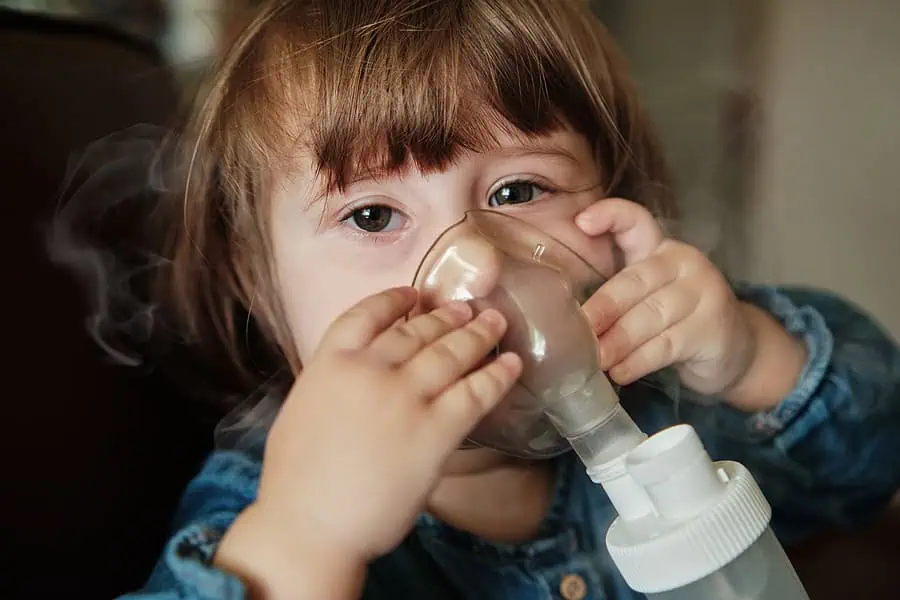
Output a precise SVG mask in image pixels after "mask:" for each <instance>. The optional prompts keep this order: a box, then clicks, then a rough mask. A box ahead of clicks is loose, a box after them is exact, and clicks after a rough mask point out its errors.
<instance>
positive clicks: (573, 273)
mask: <svg viewBox="0 0 900 600" xmlns="http://www.w3.org/2000/svg"><path fill="white" fill-rule="evenodd" d="M603 283H604V278H603V277H602V276H601V275H600V274H599V273H598V272H597V271H596V270H595V269H594V268H592V267H591V266H590V265H589V264H588V263H587V262H586V261H585V260H584V259H582V258H581V257H580V256H579V255H578V254H576V253H575V252H574V251H572V250H571V249H570V248H568V247H567V246H566V245H564V244H563V243H561V242H559V241H557V240H555V239H553V238H552V237H550V236H548V235H547V234H545V233H543V232H542V231H540V230H538V229H536V228H535V227H533V226H531V225H529V224H528V223H525V222H524V221H521V220H519V219H516V218H514V217H511V216H509V215H506V214H503V213H500V212H497V211H487V210H476V211H471V212H469V213H467V214H466V216H465V218H464V219H463V220H462V221H461V222H459V223H457V224H456V225H454V226H453V227H451V228H450V229H448V230H446V231H445V232H444V233H443V234H441V236H440V237H439V238H438V239H437V241H436V242H435V243H434V245H433V246H432V247H431V249H430V250H429V251H428V252H427V254H426V256H425V257H424V259H423V260H422V262H421V264H420V265H419V268H418V270H417V272H416V277H415V281H414V284H413V285H414V286H415V287H416V288H417V289H418V290H419V292H420V306H419V307H418V309H417V312H424V311H428V310H432V309H434V308H436V307H438V306H440V305H442V304H445V303H447V302H449V301H451V300H462V301H465V302H468V303H469V304H470V305H471V306H472V307H473V308H474V310H475V312H476V313H477V312H480V311H482V310H485V309H487V308H494V309H496V310H499V311H500V312H501V313H503V315H504V316H505V317H506V319H507V322H508V330H507V333H506V334H505V336H504V337H503V339H502V340H501V342H500V344H499V346H498V347H497V348H496V350H495V351H496V352H497V353H500V352H505V351H512V352H515V353H516V354H518V355H519V356H520V357H521V358H522V361H523V363H524V369H523V373H522V375H521V377H520V378H519V381H518V382H517V383H516V385H515V386H514V387H513V388H512V390H511V391H510V392H509V394H508V395H507V396H506V397H505V398H504V399H503V400H502V401H501V403H500V405H499V406H498V407H497V408H496V409H495V410H494V411H492V412H491V413H490V414H489V415H488V416H487V417H486V418H485V419H484V420H483V421H482V422H481V423H480V424H479V425H478V426H477V427H476V428H475V429H474V430H473V431H472V432H471V434H470V435H469V438H468V440H467V443H466V447H473V446H480V447H486V448H491V449H494V450H498V451H500V452H503V453H506V454H509V455H512V456H516V457H521V458H532V459H533V458H550V457H553V456H556V455H558V454H561V453H563V452H565V451H567V450H568V449H569V448H570V445H569V441H567V440H566V438H565V437H563V436H562V435H561V434H560V433H559V431H558V428H560V427H559V426H560V421H559V418H560V415H561V414H562V413H560V412H559V411H558V410H557V411H554V407H565V410H566V411H569V410H570V407H574V408H575V410H576V411H578V410H581V409H580V408H579V407H580V406H586V407H587V408H589V409H590V410H588V411H587V412H586V413H585V415H584V417H585V418H587V417H589V415H588V414H587V413H594V412H596V410H600V411H601V412H608V409H610V408H611V407H613V406H617V405H618V398H617V397H616V394H615V391H614V390H613V388H612V386H610V385H609V383H608V382H607V381H606V379H605V376H604V375H603V374H602V373H600V371H599V366H598V363H597V348H596V338H595V336H594V332H593V329H592V327H591V325H590V323H589V322H588V320H587V317H586V315H585V314H584V312H583V311H582V310H581V304H582V303H583V302H584V301H585V300H587V299H588V298H589V297H590V296H591V295H592V294H593V293H594V292H595V291H596V290H597V289H598V288H599V287H600V285H602V284H603ZM598 378H599V379H600V380H602V385H601V386H600V387H599V388H598V387H597V381H598ZM587 388H591V389H592V390H593V392H592V396H591V397H589V398H588V397H585V400H584V401H579V400H573V398H577V396H578V395H579V392H580V391H582V390H585V389H587ZM597 389H600V390H601V391H600V395H601V396H602V398H601V399H599V400H598V398H597V393H596V390H597ZM607 389H608V393H607V391H606V390H607ZM582 395H584V393H583V392H582ZM564 398H566V399H567V400H566V402H560V401H561V400H562V399H564ZM598 402H599V404H598ZM601 405H602V406H601ZM548 412H549V413H550V415H554V413H555V417H554V418H555V419H556V425H557V426H554V422H553V421H552V420H551V418H550V416H548ZM562 418H564V419H570V420H573V422H574V423H575V424H576V425H577V422H578V420H579V419H581V418H582V415H580V414H570V413H569V412H567V413H566V414H565V415H562ZM561 429H562V430H563V431H566V432H567V433H569V432H571V430H572V424H571V423H569V424H564V426H563V427H561Z"/></svg>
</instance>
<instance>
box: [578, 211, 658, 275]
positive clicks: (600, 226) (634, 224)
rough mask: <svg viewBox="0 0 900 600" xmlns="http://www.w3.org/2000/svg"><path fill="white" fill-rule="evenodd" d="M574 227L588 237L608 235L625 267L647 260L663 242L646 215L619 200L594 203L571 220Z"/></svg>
mask: <svg viewBox="0 0 900 600" xmlns="http://www.w3.org/2000/svg"><path fill="white" fill-rule="evenodd" d="M575 224H576V225H577V226H578V228H579V229H581V230H582V231H583V232H584V233H585V234H587V235H589V236H592V237H597V236H601V235H604V234H609V235H612V236H613V240H614V241H615V243H616V245H617V246H618V247H619V248H620V249H621V250H622V253H623V254H624V258H625V265H626V266H627V265H631V264H634V263H636V262H639V261H642V260H644V259H645V258H647V257H648V256H650V255H651V254H652V253H653V252H654V251H655V250H656V248H657V247H658V246H659V245H660V244H661V243H662V241H663V239H664V238H665V236H664V235H663V232H662V228H660V226H659V223H657V222H656V219H654V218H653V215H651V214H650V211H648V210H647V209H646V208H644V207H643V206H641V205H640V204H637V203H635V202H631V201H630V200H623V199H622V198H606V199H604V200H600V201H599V202H595V203H594V204H592V205H591V206H589V207H588V208H587V209H585V210H584V211H583V212H581V213H580V214H579V215H578V216H577V217H575Z"/></svg>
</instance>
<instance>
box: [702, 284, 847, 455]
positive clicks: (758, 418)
mask: <svg viewBox="0 0 900 600" xmlns="http://www.w3.org/2000/svg"><path fill="white" fill-rule="evenodd" d="M735 291H736V293H737V295H738V297H739V298H740V299H741V300H743V301H745V302H748V303H750V304H753V305H755V306H758V307H759V308H761V309H763V310H765V311H766V312H768V313H769V314H770V315H772V316H773V317H774V318H775V319H776V320H777V321H778V322H779V323H780V324H781V325H782V327H784V329H785V331H787V332H788V333H789V334H791V335H792V336H794V338H796V339H797V340H798V341H800V342H801V343H802V344H803V345H804V346H805V348H806V364H805V365H804V366H803V370H802V371H801V373H800V377H799V378H798V380H797V383H796V385H795V386H794V389H793V390H792V391H791V393H790V394H789V395H788V396H787V397H786V398H784V399H783V400H782V401H781V402H779V403H778V404H777V405H775V406H774V407H772V408H771V409H769V410H766V411H761V412H758V413H755V414H751V415H748V414H747V413H745V412H741V411H739V410H737V409H734V408H732V407H730V406H728V405H725V404H722V405H720V406H719V407H718V408H719V411H717V412H718V419H717V420H718V421H719V423H718V425H719V426H720V427H723V428H724V429H725V430H726V431H727V432H729V433H731V435H732V436H733V437H738V438H743V439H748V438H749V439H750V440H752V441H759V442H763V441H769V440H773V439H775V440H776V443H777V445H779V446H781V447H783V448H785V449H786V448H789V447H790V446H792V445H793V444H794V443H796V442H797V441H798V440H799V439H801V438H802V437H804V436H805V435H806V433H808V432H809V431H810V430H811V429H812V428H814V427H815V426H817V425H819V424H820V423H822V422H824V421H825V420H827V419H828V416H829V415H828V412H827V411H825V410H809V407H810V404H811V402H812V401H813V399H814V398H815V395H816V393H817V392H818V391H819V389H820V388H821V386H822V383H823V382H824V381H825V379H826V377H827V375H828V369H829V365H830V364H831V359H832V352H833V350H834V338H833V337H832V334H831V331H830V330H829V328H828V325H827V324H826V322H825V318H824V317H823V316H822V314H821V313H820V312H819V311H818V310H816V309H815V308H813V307H811V306H796V305H795V304H794V303H793V302H792V301H791V300H790V299H789V298H788V297H787V296H786V295H784V294H782V293H780V292H779V291H778V290H776V289H775V288H773V287H744V288H742V287H736V289H735ZM763 351H764V350H763Z"/></svg>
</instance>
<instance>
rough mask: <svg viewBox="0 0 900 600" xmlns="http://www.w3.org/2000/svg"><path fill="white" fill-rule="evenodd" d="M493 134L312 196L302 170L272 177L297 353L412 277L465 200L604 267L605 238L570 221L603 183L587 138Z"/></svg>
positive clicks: (307, 351) (314, 189) (278, 250)
mask: <svg viewBox="0 0 900 600" xmlns="http://www.w3.org/2000/svg"><path fill="white" fill-rule="evenodd" d="M497 137H498V140H499V141H500V144H499V146H498V147H497V148H496V149H494V150H491V151H488V152H484V153H472V152H470V153H465V154H462V155H461V156H460V157H459V159H458V160H457V161H455V162H454V163H453V164H452V165H451V166H450V167H449V168H447V169H446V170H443V171H439V172H431V173H422V172H420V171H419V170H418V169H416V168H415V167H411V168H408V169H406V170H405V171H403V172H402V173H400V174H397V175H390V176H385V177H382V178H378V179H361V180H358V181H356V182H355V183H352V184H351V185H349V186H348V187H347V188H346V190H344V192H342V193H334V194H332V195H330V196H327V197H324V198H323V199H322V200H321V201H316V200H315V199H316V198H318V197H319V195H320V193H321V190H320V189H319V188H318V184H317V183H316V180H315V178H314V177H313V175H312V173H311V171H309V170H308V171H307V172H306V173H301V174H299V175H297V176H295V177H293V178H291V179H289V180H285V181H283V182H281V185H280V186H279V189H278V192H277V194H276V196H275V198H274V206H273V213H272V236H273V237H272V239H273V245H274V255H275V264H276V269H277V275H278V279H279V284H280V286H281V294H282V300H283V303H284V307H285V311H286V314H287V318H288V321H289V323H288V325H289V326H290V329H291V331H292V332H293V336H294V342H295V344H296V346H297V353H298V356H299V358H300V360H301V361H302V362H305V361H307V360H309V358H310V357H311V355H312V353H313V352H314V350H315V348H316V346H317V345H318V343H319V341H320V339H321V337H322V335H323V334H324V332H325V330H326V329H327V328H328V326H329V325H330V324H331V322H332V321H333V320H334V319H335V318H336V317H337V316H339V315H340V314H341V313H343V312H344V311H346V310H347V309H348V308H350V307H351V306H353V305H354V304H356V303H357V302H359V301H360V300H362V299H363V298H365V297H366V296H369V295H371V294H374V293H377V292H380V291H382V290H384V289H386V288H390V287H394V286H400V285H411V284H412V281H413V278H414V276H415V273H416V268H417V266H418V265H419V262H420V261H421V259H422V258H423V256H424V255H425V253H426V252H427V251H428V249H429V248H430V246H431V244H432V243H433V242H434V241H435V239H436V238H437V237H438V236H439V235H440V234H441V233H442V232H443V231H444V230H445V229H447V228H448V227H450V226H452V225H454V224H455V223H457V222H458V221H459V220H461V219H462V218H463V216H464V214H465V212H466V211H468V210H472V209H485V208H490V209H494V210H498V211H505V212H509V213H510V214H512V215H515V216H517V217H519V218H520V219H523V220H525V221H528V222H530V223H532V224H534V225H536V226H537V227H539V228H540V229H542V230H543V231H545V232H546V233H548V234H550V235H552V236H554V237H556V238H557V239H559V240H560V241H562V242H564V243H566V244H568V245H569V246H570V247H572V248H574V249H575V250H576V251H577V252H579V253H580V254H581V255H582V256H584V257H585V258H586V259H588V261H589V262H590V263H591V264H592V265H594V267H595V268H596V269H597V270H598V271H600V272H601V273H603V274H609V273H611V271H612V267H613V257H612V250H611V244H610V241H609V240H608V239H606V238H599V239H594V240H588V239H587V238H585V237H584V234H582V233H580V232H579V230H578V229H577V227H576V226H575V223H574V219H575V216H576V215H577V214H578V213H579V212H581V211H582V210H584V208H586V207H587V206H588V205H590V204H591V203H593V202H595V201H597V200H599V199H600V197H601V195H602V189H603V186H602V185H600V184H601V183H602V176H603V174H602V173H600V172H599V171H598V167H597V165H596V163H595V159H594V157H593V154H592V152H591V147H590V145H589V144H588V142H587V140H586V139H585V138H584V137H583V136H581V135H578V134H575V133H573V132H571V131H566V130H563V131H558V132H556V133H554V134H551V135H548V136H544V137H540V138H531V139H527V140H520V139H514V138H512V137H510V136H508V135H499V134H498V136H497ZM563 190H565V191H563Z"/></svg>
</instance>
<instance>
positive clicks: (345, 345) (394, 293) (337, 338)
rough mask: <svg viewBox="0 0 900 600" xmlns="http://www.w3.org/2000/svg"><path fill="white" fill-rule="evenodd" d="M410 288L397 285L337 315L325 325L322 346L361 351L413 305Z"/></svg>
mask: <svg viewBox="0 0 900 600" xmlns="http://www.w3.org/2000/svg"><path fill="white" fill-rule="evenodd" d="M416 297H417V292H416V290H415V288H412V287H399V288H392V289H389V290H385V291H383V292H380V293H378V294H374V295H372V296H368V297H367V298H364V299H363V300H362V301H360V302H359V303H357V304H356V305H354V306H353V307H352V308H350V309H349V310H347V311H346V312H345V313H343V314H342V315H341V316H339V317H338V318H337V319H335V321H334V322H333V323H332V324H331V326H330V327H329V328H328V331H327V332H326V333H325V336H324V338H323V340H322V345H323V346H327V347H329V348H331V349H334V350H361V349H362V348H365V347H366V346H368V345H369V344H370V343H371V342H372V340H374V339H375V338H376V337H377V336H378V335H379V334H380V333H382V332H383V331H384V330H385V329H387V328H388V327H390V326H391V325H393V324H394V323H396V322H397V321H398V320H399V319H401V318H403V317H404V316H405V315H406V314H407V313H409V311H411V310H412V309H413V307H414V306H415V304H416Z"/></svg>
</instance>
